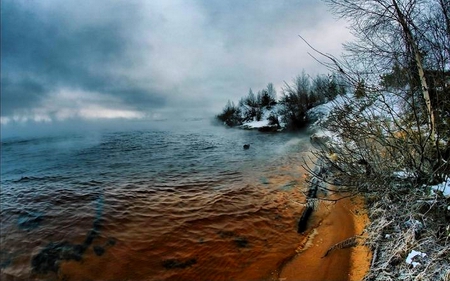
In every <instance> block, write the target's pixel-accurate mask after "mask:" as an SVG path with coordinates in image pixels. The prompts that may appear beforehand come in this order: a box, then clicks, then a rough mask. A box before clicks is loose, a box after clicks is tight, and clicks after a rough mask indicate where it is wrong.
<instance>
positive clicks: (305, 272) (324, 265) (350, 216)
mask: <svg viewBox="0 0 450 281" xmlns="http://www.w3.org/2000/svg"><path fill="white" fill-rule="evenodd" d="M321 169H324V168H323V167H322V168H321ZM327 188H330V187H329V186H328V187H327ZM340 197H342V194H333V195H329V196H327V199H331V200H335V199H338V198H340ZM368 224H369V217H368V212H367V210H366V206H365V201H364V198H363V197H361V196H354V197H349V198H344V199H341V200H339V201H337V202H336V203H332V202H331V201H323V202H322V203H321V204H319V206H318V208H317V210H316V211H314V212H313V214H312V216H311V217H310V219H309V222H308V226H309V227H308V230H307V232H305V233H304V234H301V235H302V237H301V238H300V242H299V246H298V247H297V249H296V252H297V254H296V255H294V256H293V257H292V258H291V259H290V260H288V261H287V262H285V263H284V264H283V265H282V266H281V267H280V268H279V275H278V280H280V281H290V280H292V281H302V280H305V281H320V280H336V281H338V280H350V281H358V280H362V279H363V278H364V276H365V275H366V274H367V273H368V272H369V270H370V265H371V259H372V253H371V251H370V249H369V248H368V247H367V246H365V245H364V237H362V236H361V235H363V232H364V229H365V228H366V227H367V226H368ZM354 236H357V238H356V240H357V241H358V244H357V245H356V246H353V247H349V248H342V249H335V250H333V251H331V252H330V253H329V254H328V255H326V253H327V251H328V250H329V249H330V248H331V247H333V246H334V245H336V244H337V243H340V242H342V241H344V240H346V239H348V238H351V237H354ZM325 255H326V256H325Z"/></svg>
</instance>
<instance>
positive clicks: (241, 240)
mask: <svg viewBox="0 0 450 281" xmlns="http://www.w3.org/2000/svg"><path fill="white" fill-rule="evenodd" d="M234 243H235V244H236V246H237V247H238V248H247V247H248V244H249V243H248V240H247V238H245V237H236V238H235V239H234Z"/></svg>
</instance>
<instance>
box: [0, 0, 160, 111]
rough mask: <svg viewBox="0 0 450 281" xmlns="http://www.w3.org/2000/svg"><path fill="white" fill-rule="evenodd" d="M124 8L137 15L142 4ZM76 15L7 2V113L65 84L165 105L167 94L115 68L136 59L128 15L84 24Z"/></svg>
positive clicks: (35, 102) (134, 101) (4, 79)
mask: <svg viewBox="0 0 450 281" xmlns="http://www.w3.org/2000/svg"><path fill="white" fill-rule="evenodd" d="M63 2H64V1H63ZM84 3H86V2H84ZM80 4H83V1H81V2H80ZM29 5H30V6H29ZM66 8H68V7H66ZM120 8H121V9H128V11H126V12H125V11H123V14H122V15H126V14H128V15H129V17H130V18H129V19H128V20H131V18H132V15H133V14H135V11H134V8H136V7H135V6H127V5H125V6H122V7H120ZM58 12H60V13H58ZM105 12H107V10H106V11H105ZM71 16H72V15H71V14H70V13H64V11H58V10H52V9H50V10H46V9H45V8H43V7H41V6H39V5H33V3H32V2H30V1H23V2H22V1H3V3H2V21H3V22H2V58H3V60H2V70H3V75H2V84H3V88H2V103H3V105H2V106H3V112H2V115H8V114H10V113H12V112H13V111H14V110H15V109H21V108H30V107H32V106H33V105H36V106H37V105H39V103H40V102H42V101H43V100H44V99H45V98H47V97H48V95H49V93H50V92H52V91H57V89H58V88H59V87H65V88H75V89H81V90H84V91H88V92H89V91H92V92H99V93H103V94H107V95H113V96H115V97H117V98H119V99H121V100H123V102H124V103H126V104H128V105H131V106H134V105H139V106H142V105H143V103H145V106H146V107H159V106H161V105H163V104H164V98H163V97H162V96H161V94H159V93H156V92H154V91H153V92H152V91H149V90H147V89H142V88H140V87H139V86H136V85H135V83H134V81H133V80H132V78H130V77H127V76H126V75H125V74H123V73H122V74H120V73H116V72H115V71H116V70H117V69H122V68H123V67H124V66H127V65H128V64H130V58H128V57H127V56H126V51H127V48H128V46H129V44H131V43H132V42H130V39H129V38H127V36H126V35H127V34H126V33H127V30H125V28H126V27H127V25H125V24H124V22H123V20H125V22H126V20H127V18H126V17H125V18H114V17H112V18H107V19H106V20H103V21H102V22H95V21H94V22H92V23H83V22H77V21H78V20H79V19H76V18H71ZM128 22H130V21H128ZM121 87H123V88H121Z"/></svg>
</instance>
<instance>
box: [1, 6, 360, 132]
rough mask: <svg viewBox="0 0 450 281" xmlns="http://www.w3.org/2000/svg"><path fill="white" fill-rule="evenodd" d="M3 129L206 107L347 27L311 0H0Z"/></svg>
mask: <svg viewBox="0 0 450 281" xmlns="http://www.w3.org/2000/svg"><path fill="white" fill-rule="evenodd" d="M1 5H2V7H1V17H2V18H1V20H2V25H1V29H2V30H1V31H2V41H1V47H2V53H1V59H2V60H1V68H2V69H1V70H2V73H1V125H2V128H9V129H11V128H14V127H15V126H23V124H28V125H30V126H34V125H38V124H53V125H58V124H59V125H61V124H63V123H64V124H65V123H70V122H72V123H75V122H78V121H83V122H86V121H89V122H97V121H98V122H102V121H104V120H115V119H117V120H149V121H152V120H161V119H170V118H180V117H183V118H194V117H205V116H214V115H215V114H217V113H219V112H220V111H221V110H222V108H223V107H224V106H225V104H226V102H227V101H228V100H231V101H236V102H237V101H238V100H239V99H240V98H241V97H243V96H245V95H247V93H248V91H249V88H252V89H253V91H254V92H257V91H259V90H261V89H262V88H264V87H265V86H266V85H267V84H268V83H269V82H270V83H273V84H274V85H275V87H276V89H277V92H278V94H279V95H280V94H281V89H280V87H281V86H282V85H283V84H284V82H285V81H286V82H290V81H292V79H293V78H294V77H295V76H296V75H298V74H300V73H301V72H302V71H303V70H304V71H305V72H306V73H308V74H311V75H316V74H319V73H327V72H328V71H327V70H326V69H325V68H324V67H323V66H321V65H320V64H319V63H318V62H316V61H315V60H314V59H313V58H311V57H310V56H309V55H308V52H311V49H309V47H308V46H307V45H306V44H305V43H304V42H303V41H302V40H301V39H300V38H299V37H298V35H301V36H303V37H304V38H305V39H306V40H308V42H309V43H311V44H312V45H314V47H316V48H317V49H319V50H321V51H323V52H326V53H331V54H333V55H336V56H338V55H339V54H340V53H341V52H342V43H344V42H346V41H349V40H350V39H351V35H350V33H349V31H348V30H347V28H346V26H345V25H346V23H345V22H343V21H339V20H337V19H336V17H335V16H333V15H332V14H331V13H330V11H329V10H328V7H326V5H325V4H324V3H322V2H321V1H318V0H180V1H178V0H139V1H138V0H96V1H92V0H64V1H60V0H39V1H34V0H3V1H2V2H1Z"/></svg>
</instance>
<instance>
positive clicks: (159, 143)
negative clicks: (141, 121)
mask: <svg viewBox="0 0 450 281" xmlns="http://www.w3.org/2000/svg"><path fill="white" fill-rule="evenodd" d="M308 141H309V139H308V137H307V136H306V135H303V134H301V133H296V134H288V133H282V134H264V133H259V132H256V131H243V130H235V129H227V128H224V127H222V126H213V125H212V124H211V123H210V122H209V121H208V120H204V119H198V120H185V121H183V122H180V123H177V124H172V123H170V124H169V123H168V122H160V123H158V124H157V125H156V126H152V127H151V128H150V127H147V128H143V127H142V126H141V127H140V128H139V126H136V128H132V129H128V130H126V131H125V130H114V129H113V128H110V129H108V130H102V131H95V130H87V131H85V132H83V131H79V132H70V133H67V132H65V133H64V134H49V135H48V136H42V135H41V136H38V137H29V136H26V137H24V136H22V137H8V138H4V139H2V147H1V150H2V151H1V152H2V153H1V165H2V171H1V185H2V209H1V244H2V247H1V248H2V249H1V252H0V254H1V256H0V257H1V276H2V280H3V278H14V277H17V278H19V279H30V278H34V279H40V280H58V279H64V280H118V279H127V280H155V279H157V280H230V279H234V280H236V279H244V280H249V279H258V280H261V279H266V280H269V279H271V278H272V277H273V278H275V277H276V276H275V275H276V272H275V271H276V269H277V268H278V267H279V266H280V264H281V263H283V262H284V260H285V259H286V258H288V257H289V256H290V255H292V254H293V253H294V251H295V243H296V241H297V240H298V236H297V234H296V231H295V230H296V229H295V222H296V219H297V217H298V214H299V213H300V211H301V208H302V207H301V205H300V204H299V202H302V199H303V194H302V193H301V191H302V190H303V186H304V181H303V180H304V171H303V170H302V169H301V164H302V162H303V158H302V156H303V155H304V153H305V152H306V151H308V150H309V149H310V146H309V142H308ZM244 144H251V146H250V149H248V150H244V149H243V145H244Z"/></svg>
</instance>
